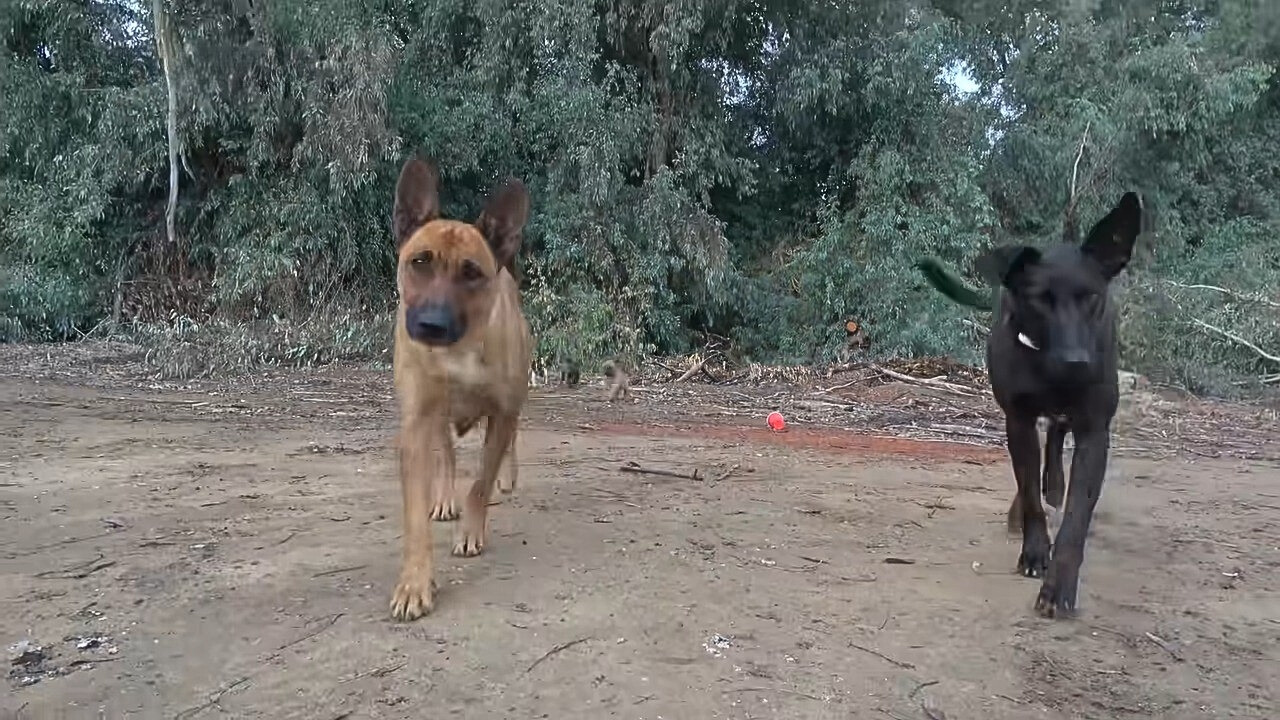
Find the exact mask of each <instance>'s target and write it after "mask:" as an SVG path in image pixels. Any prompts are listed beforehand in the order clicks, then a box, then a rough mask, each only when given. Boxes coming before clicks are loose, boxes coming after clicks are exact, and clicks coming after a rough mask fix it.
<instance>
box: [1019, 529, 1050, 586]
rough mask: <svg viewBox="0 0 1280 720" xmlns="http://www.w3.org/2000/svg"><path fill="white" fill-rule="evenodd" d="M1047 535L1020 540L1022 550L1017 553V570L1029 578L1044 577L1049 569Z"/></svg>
mask: <svg viewBox="0 0 1280 720" xmlns="http://www.w3.org/2000/svg"><path fill="white" fill-rule="evenodd" d="M1049 549H1050V545H1049V537H1048V535H1045V536H1043V537H1041V538H1035V537H1034V536H1033V537H1029V538H1023V540H1022V552H1021V553H1020V554H1019V555H1018V572H1019V573H1020V574H1022V575H1025V576H1027V577H1029V578H1038V577H1044V575H1045V573H1046V572H1048V571H1049Z"/></svg>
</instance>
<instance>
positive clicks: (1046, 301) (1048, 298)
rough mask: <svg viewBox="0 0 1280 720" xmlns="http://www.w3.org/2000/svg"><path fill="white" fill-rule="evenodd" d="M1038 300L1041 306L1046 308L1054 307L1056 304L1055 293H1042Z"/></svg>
mask: <svg viewBox="0 0 1280 720" xmlns="http://www.w3.org/2000/svg"><path fill="white" fill-rule="evenodd" d="M1038 299H1039V300H1040V302H1041V304H1043V305H1044V306H1045V307H1053V303H1054V299H1053V293H1051V292H1042V293H1040V295H1039V297H1038Z"/></svg>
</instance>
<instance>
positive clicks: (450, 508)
mask: <svg viewBox="0 0 1280 720" xmlns="http://www.w3.org/2000/svg"><path fill="white" fill-rule="evenodd" d="M458 514H459V513H458V503H457V501H456V500H454V499H453V498H448V499H444V500H436V501H435V502H434V503H432V504H431V519H432V520H436V521H438V522H449V521H450V520H457V519H458Z"/></svg>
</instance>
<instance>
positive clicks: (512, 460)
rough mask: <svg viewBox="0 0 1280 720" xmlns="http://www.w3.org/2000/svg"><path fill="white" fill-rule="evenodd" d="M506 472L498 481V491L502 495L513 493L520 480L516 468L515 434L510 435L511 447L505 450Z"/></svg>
mask: <svg viewBox="0 0 1280 720" xmlns="http://www.w3.org/2000/svg"><path fill="white" fill-rule="evenodd" d="M506 463H507V471H506V472H505V473H503V474H502V477H501V478H499V480H498V490H500V491H501V492H502V494H504V495H510V494H511V493H513V492H515V489H516V483H517V482H518V481H519V479H520V471H519V469H518V468H517V467H516V433H515V432H512V433H511V447H509V448H507V459H506Z"/></svg>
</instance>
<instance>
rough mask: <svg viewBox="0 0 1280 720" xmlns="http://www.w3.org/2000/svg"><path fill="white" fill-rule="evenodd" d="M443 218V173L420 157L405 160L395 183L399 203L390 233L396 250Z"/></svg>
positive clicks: (396, 205) (392, 218)
mask: <svg viewBox="0 0 1280 720" xmlns="http://www.w3.org/2000/svg"><path fill="white" fill-rule="evenodd" d="M438 217H440V173H439V171H437V170H436V167H435V165H434V164H433V163H430V162H427V161H426V160H423V159H422V158H419V157H412V158H409V159H408V160H406V161H405V163H404V167H402V168H401V169H400V180H399V181H398V182H396V201H395V206H394V209H393V210H392V211H391V233H392V235H394V236H395V241H396V250H399V249H400V246H402V245H404V242H405V241H406V240H408V239H409V236H411V235H413V233H414V232H415V231H417V229H418V228H420V227H422V226H423V225H426V224H427V223H429V222H431V221H432V220H435V219H436V218H438Z"/></svg>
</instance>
